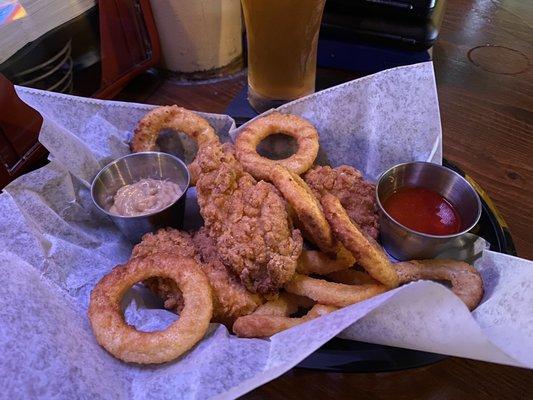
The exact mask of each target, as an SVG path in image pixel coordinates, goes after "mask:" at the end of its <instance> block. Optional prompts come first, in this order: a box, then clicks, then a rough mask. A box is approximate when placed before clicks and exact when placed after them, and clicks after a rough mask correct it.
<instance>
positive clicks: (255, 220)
mask: <svg viewBox="0 0 533 400" xmlns="http://www.w3.org/2000/svg"><path fill="white" fill-rule="evenodd" d="M197 160H198V165H199V167H200V171H201V172H200V173H199V177H198V181H197V184H196V191H197V195H198V203H199V205H200V213H201V214H202V217H203V218H204V221H205V226H206V227H207V229H208V230H209V236H210V237H212V238H213V239H214V240H215V242H216V247H217V249H218V254H219V256H220V258H221V260H222V262H223V263H224V264H225V265H226V266H228V267H230V268H231V269H232V270H233V271H234V272H235V273H236V274H237V275H238V276H239V278H240V280H241V282H242V283H243V284H244V285H245V286H246V287H247V288H248V290H250V291H252V292H255V293H261V294H267V293H274V292H276V291H277V290H278V289H279V288H281V287H282V286H283V285H284V284H285V283H286V282H288V281H289V280H290V279H291V278H292V276H293V275H294V272H295V270H296V263H297V259H298V257H299V255H300V253H301V251H302V242H303V240H302V237H301V234H300V231H299V230H297V229H294V228H293V227H292V222H291V219H290V218H289V214H288V211H287V204H286V202H285V200H284V199H283V197H282V196H281V195H280V193H279V192H278V191H277V189H276V188H275V187H274V186H272V185H271V184H269V183H266V182H264V181H259V182H257V181H256V180H255V179H254V178H253V177H252V176H251V175H250V174H248V173H246V172H244V170H243V168H242V165H241V164H240V163H239V162H238V161H237V160H236V159H235V155H234V150H233V147H232V146H231V145H229V144H224V145H221V144H220V143H210V144H208V145H206V146H200V148H199V150H198V154H197Z"/></svg>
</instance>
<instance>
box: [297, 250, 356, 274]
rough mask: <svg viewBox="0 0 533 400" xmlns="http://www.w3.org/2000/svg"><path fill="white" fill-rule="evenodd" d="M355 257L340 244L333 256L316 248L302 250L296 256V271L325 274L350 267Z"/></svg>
mask: <svg viewBox="0 0 533 400" xmlns="http://www.w3.org/2000/svg"><path fill="white" fill-rule="evenodd" d="M354 263H355V258H354V256H353V255H352V253H350V252H349V251H348V250H347V249H346V248H345V247H344V246H340V249H339V251H338V252H337V254H336V256H335V258H331V257H329V256H328V255H327V254H325V253H322V252H321V251H316V250H303V251H302V254H300V258H298V264H297V265H296V272H298V273H300V274H304V275H311V274H318V275H327V274H330V273H332V272H335V271H342V270H346V269H348V268H350V267H351V266H352V265H354Z"/></svg>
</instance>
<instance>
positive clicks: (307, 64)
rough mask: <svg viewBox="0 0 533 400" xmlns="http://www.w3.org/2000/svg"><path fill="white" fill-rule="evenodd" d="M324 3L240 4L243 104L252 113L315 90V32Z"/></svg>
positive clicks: (264, 0) (251, 0)
mask: <svg viewBox="0 0 533 400" xmlns="http://www.w3.org/2000/svg"><path fill="white" fill-rule="evenodd" d="M325 3H326V0H242V8H243V11H244V21H245V24H246V36H247V39H248V101H249V102H250V104H251V105H252V107H253V108H255V109H256V110H257V111H258V112H262V111H265V110H267V109H269V108H272V107H277V106H279V105H281V104H283V103H286V102H288V101H290V100H294V99H297V98H299V97H303V96H306V95H308V94H311V93H313V92H314V91H315V77H316V52H317V44H318V31H319V29H320V21H321V19H322V12H323V10H324V4H325Z"/></svg>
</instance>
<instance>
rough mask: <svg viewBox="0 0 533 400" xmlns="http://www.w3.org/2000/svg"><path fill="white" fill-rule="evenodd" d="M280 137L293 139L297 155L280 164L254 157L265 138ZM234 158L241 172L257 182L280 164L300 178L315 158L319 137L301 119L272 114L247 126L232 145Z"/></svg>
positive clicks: (310, 126)
mask: <svg viewBox="0 0 533 400" xmlns="http://www.w3.org/2000/svg"><path fill="white" fill-rule="evenodd" d="M275 133H283V134H285V135H288V136H291V137H293V138H294V139H296V141H297V143H298V151H297V152H296V153H295V154H293V155H292V156H290V157H288V158H285V159H282V160H271V159H268V158H265V157H262V156H260V155H259V154H258V153H257V149H256V148H257V145H258V144H259V143H260V142H261V141H262V140H263V139H265V138H266V137H268V136H270V135H272V134H275ZM235 154H236V156H237V158H238V160H239V161H240V162H241V163H242V165H243V167H244V169H245V170H246V171H247V172H249V173H250V174H252V175H253V176H254V177H255V178H256V179H263V180H268V179H269V175H270V174H269V170H270V168H271V167H272V166H273V165H275V164H279V165H282V166H283V167H285V168H287V169H288V170H289V171H291V172H294V173H295V174H298V175H300V174H303V173H304V172H305V171H307V170H308V169H309V168H311V166H312V165H313V162H314V161H315V159H316V156H317V154H318V133H317V131H316V129H315V127H314V126H313V125H311V123H310V122H309V121H307V120H305V119H303V118H302V117H299V116H297V115H291V114H280V113H278V112H274V113H272V114H269V115H267V116H265V117H261V118H257V119H255V120H254V121H252V122H250V123H249V124H248V125H247V126H246V127H244V129H243V130H242V132H241V133H240V134H239V136H238V137H237V139H236V141H235Z"/></svg>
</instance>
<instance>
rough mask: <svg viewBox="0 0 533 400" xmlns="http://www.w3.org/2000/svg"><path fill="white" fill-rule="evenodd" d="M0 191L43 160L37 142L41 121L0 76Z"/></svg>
mask: <svg viewBox="0 0 533 400" xmlns="http://www.w3.org/2000/svg"><path fill="white" fill-rule="evenodd" d="M0 110H1V112H0V163H1V164H0V189H1V188H3V187H4V186H5V185H7V184H8V183H9V182H11V181H12V180H13V179H15V178H16V177H17V176H19V175H21V174H23V173H24V172H27V171H28V170H29V169H30V168H31V167H35V163H36V162H38V161H40V160H42V159H44V156H45V155H46V150H45V149H44V147H43V146H42V145H41V144H40V143H39V142H38V141H37V138H38V136H39V131H40V130H41V125H42V123H43V118H42V117H41V114H39V113H38V112H37V111H35V110H34V109H33V108H31V107H30V106H28V105H27V104H26V103H24V102H23V101H22V100H21V99H20V98H19V97H18V96H17V94H16V93H15V88H14V87H13V85H12V84H11V82H9V81H8V80H7V79H6V78H5V77H4V76H3V75H2V74H0Z"/></svg>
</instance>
